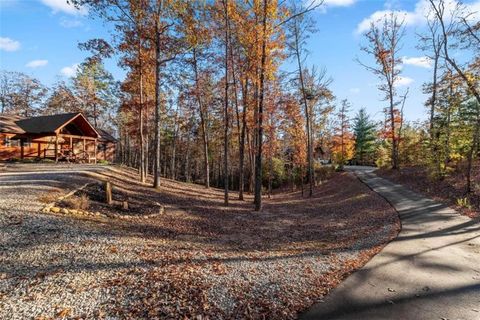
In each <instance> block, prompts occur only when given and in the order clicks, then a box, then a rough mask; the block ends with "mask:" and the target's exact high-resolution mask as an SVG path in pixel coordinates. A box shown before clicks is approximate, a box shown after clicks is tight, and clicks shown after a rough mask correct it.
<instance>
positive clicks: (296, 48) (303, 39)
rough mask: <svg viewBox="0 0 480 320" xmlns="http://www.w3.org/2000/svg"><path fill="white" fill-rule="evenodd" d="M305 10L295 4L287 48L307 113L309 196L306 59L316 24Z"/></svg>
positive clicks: (311, 184)
mask: <svg viewBox="0 0 480 320" xmlns="http://www.w3.org/2000/svg"><path fill="white" fill-rule="evenodd" d="M304 10H305V8H304V7H303V6H300V7H298V6H297V4H296V3H295V2H293V4H292V7H291V11H292V14H293V18H292V19H291V20H290V21H289V23H288V38H289V39H291V40H290V41H287V47H288V48H289V50H290V54H291V55H292V56H293V57H294V60H295V63H296V67H297V77H298V78H297V83H298V88H299V91H300V96H301V99H300V100H301V102H302V104H303V107H304V113H305V126H306V127H305V129H306V135H307V143H306V147H307V159H308V166H307V173H308V181H309V196H310V197H311V196H312V194H313V187H314V181H315V179H314V168H313V143H312V114H311V108H310V107H309V105H308V101H309V100H311V93H310V92H307V88H306V85H305V79H304V77H305V74H304V73H305V66H304V63H305V58H306V56H307V54H308V52H307V50H306V49H305V47H306V45H307V40H308V39H309V36H310V34H311V33H313V32H315V31H316V29H315V24H314V22H313V20H312V19H311V18H310V17H309V16H307V15H305V14H300V13H301V12H303V11H304Z"/></svg>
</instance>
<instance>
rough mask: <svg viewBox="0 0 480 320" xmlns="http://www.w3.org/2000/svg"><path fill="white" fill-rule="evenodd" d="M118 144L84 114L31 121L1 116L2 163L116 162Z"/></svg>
mask: <svg viewBox="0 0 480 320" xmlns="http://www.w3.org/2000/svg"><path fill="white" fill-rule="evenodd" d="M115 145H116V139H115V138H113V137H112V136H111V135H110V134H108V133H107V132H105V131H104V130H101V129H98V128H94V127H93V126H92V125H91V124H90V123H89V122H88V120H87V119H86V118H85V117H84V116H83V115H82V114H81V113H63V114H56V115H51V116H40V117H30V118H23V117H19V116H14V115H7V114H0V161H1V160H3V161H5V160H11V159H27V158H30V159H52V160H55V161H59V160H66V161H72V162H88V163H91V162H94V163H96V162H97V160H107V161H113V160H114V155H115Z"/></svg>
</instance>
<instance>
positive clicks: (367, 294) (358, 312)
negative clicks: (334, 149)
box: [300, 167, 480, 320]
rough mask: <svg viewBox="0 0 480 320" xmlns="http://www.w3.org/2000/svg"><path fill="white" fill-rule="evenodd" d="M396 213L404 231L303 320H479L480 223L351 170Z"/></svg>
mask: <svg viewBox="0 0 480 320" xmlns="http://www.w3.org/2000/svg"><path fill="white" fill-rule="evenodd" d="M348 170H350V171H353V172H354V173H355V174H356V175H357V177H358V178H359V179H360V180H362V181H363V182H364V183H365V184H367V185H368V186H369V187H370V188H372V189H373V190H374V191H375V192H377V193H379V194H380V195H381V196H383V197H384V198H385V199H386V200H387V201H388V202H390V203H391V205H392V206H393V207H394V208H395V209H396V210H397V211H398V213H399V216H400V219H401V222H402V230H401V232H400V233H399V235H398V237H397V238H396V239H395V240H394V241H392V242H391V243H389V244H388V245H387V246H386V247H385V248H384V249H383V250H382V251H381V252H380V253H379V254H378V255H376V256H375V257H374V258H373V259H371V260H370V261H369V262H368V263H367V264H366V265H365V266H364V267H363V268H362V269H360V270H358V271H357V272H355V273H353V274H352V275H351V276H349V277H348V278H347V279H346V280H345V281H344V282H342V283H341V284H340V285H339V286H338V287H337V288H336V289H334V290H333V291H332V292H331V293H330V294H329V295H327V296H326V297H325V299H324V300H323V302H321V303H317V304H315V305H314V306H312V307H311V308H310V309H309V310H308V311H307V312H305V313H304V314H303V315H301V316H300V319H322V320H324V319H345V320H346V319H355V320H359V319H368V320H373V319H398V320H400V319H402V320H403V319H416V320H423V319H425V320H427V319H428V320H430V319H451V320H453V319H463V320H479V319H480V221H478V220H472V219H469V218H468V217H465V216H462V215H460V214H458V213H457V212H455V210H453V209H451V208H449V207H447V206H446V205H444V204H441V203H438V202H435V201H433V200H431V199H428V198H425V197H423V196H421V195H419V194H417V193H414V192H412V191H410V190H408V189H407V188H405V187H403V186H401V185H398V184H394V183H392V182H390V181H388V180H385V179H382V178H380V177H378V176H376V175H375V174H374V173H373V169H372V168H368V167H350V168H348Z"/></svg>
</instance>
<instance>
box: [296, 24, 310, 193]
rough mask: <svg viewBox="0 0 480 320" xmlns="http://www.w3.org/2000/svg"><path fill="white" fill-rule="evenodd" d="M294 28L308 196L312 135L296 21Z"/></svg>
mask: <svg viewBox="0 0 480 320" xmlns="http://www.w3.org/2000/svg"><path fill="white" fill-rule="evenodd" d="M294 28H295V32H294V33H295V56H296V60H297V66H298V77H299V80H300V89H301V91H302V102H303V106H304V109H305V125H306V131H307V132H306V133H307V162H308V168H307V172H308V180H309V183H310V185H309V186H310V188H309V196H310V197H311V196H312V194H313V159H312V158H313V152H312V151H313V150H312V142H311V138H312V135H311V122H310V110H309V108H308V104H307V94H306V92H305V82H304V79H303V70H302V62H301V57H300V43H299V40H298V37H299V30H298V28H297V23H296V22H295V24H294ZM302 188H303V186H302ZM302 190H303V189H302Z"/></svg>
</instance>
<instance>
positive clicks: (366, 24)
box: [355, 10, 418, 34]
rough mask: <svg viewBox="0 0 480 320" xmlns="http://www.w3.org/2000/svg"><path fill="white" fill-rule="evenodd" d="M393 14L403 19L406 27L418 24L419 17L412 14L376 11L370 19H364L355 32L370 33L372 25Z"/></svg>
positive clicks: (397, 11)
mask: <svg viewBox="0 0 480 320" xmlns="http://www.w3.org/2000/svg"><path fill="white" fill-rule="evenodd" d="M392 12H395V13H396V14H397V15H398V16H399V18H401V19H403V20H404V24H405V25H413V24H415V23H416V22H417V19H418V16H417V15H415V14H414V13H412V12H408V11H404V10H396V11H392V10H381V11H375V12H374V13H372V14H371V15H370V16H369V17H368V18H365V19H363V20H362V22H360V23H359V24H358V26H357V29H356V30H355V32H356V33H357V34H361V33H363V32H365V31H368V30H369V29H370V26H371V24H372V23H377V22H378V21H381V20H382V19H383V18H384V17H387V16H389V15H390V14H392Z"/></svg>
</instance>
